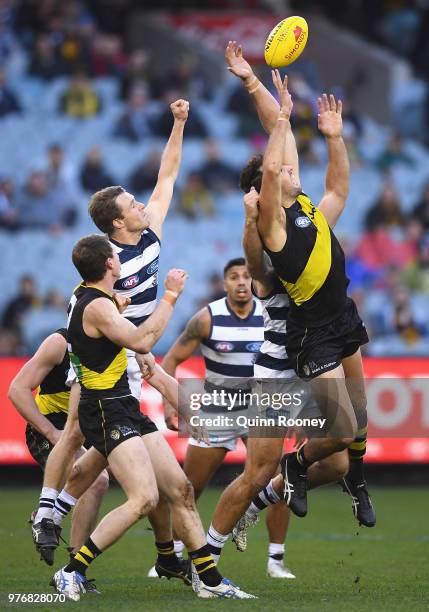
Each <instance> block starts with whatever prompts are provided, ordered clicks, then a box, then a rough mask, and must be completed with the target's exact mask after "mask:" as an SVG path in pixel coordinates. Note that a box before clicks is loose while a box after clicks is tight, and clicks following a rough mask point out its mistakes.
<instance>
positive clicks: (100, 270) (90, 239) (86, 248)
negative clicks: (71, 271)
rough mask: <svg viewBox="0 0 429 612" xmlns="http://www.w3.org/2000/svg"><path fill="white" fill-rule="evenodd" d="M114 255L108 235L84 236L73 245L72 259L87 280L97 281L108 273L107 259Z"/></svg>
mask: <svg viewBox="0 0 429 612" xmlns="http://www.w3.org/2000/svg"><path fill="white" fill-rule="evenodd" d="M109 257H113V249H112V245H111V244H110V242H109V240H108V239H107V238H106V236H100V234H91V235H90V236H84V238H81V239H80V240H78V242H76V244H75V245H74V247H73V252H72V261H73V264H74V266H75V268H76V269H77V271H78V272H79V274H80V275H81V277H82V278H83V280H84V281H85V282H88V283H96V282H98V281H100V280H101V279H102V278H103V277H104V275H105V273H106V260H107V259H109Z"/></svg>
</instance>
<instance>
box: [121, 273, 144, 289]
mask: <svg viewBox="0 0 429 612" xmlns="http://www.w3.org/2000/svg"><path fill="white" fill-rule="evenodd" d="M139 280H140V279H139V275H138V274H133V275H132V276H129V277H128V278H127V279H125V280H124V281H122V287H123V288H124V289H132V288H133V287H135V286H136V285H138V284H139Z"/></svg>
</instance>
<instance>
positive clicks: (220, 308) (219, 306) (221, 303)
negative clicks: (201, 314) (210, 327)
mask: <svg viewBox="0 0 429 612" xmlns="http://www.w3.org/2000/svg"><path fill="white" fill-rule="evenodd" d="M207 309H208V311H209V314H210V316H212V317H215V316H218V315H225V316H228V315H229V314H231V313H230V312H229V310H228V305H227V303H226V297H222V298H219V299H218V300H213V302H209V303H208V304H207Z"/></svg>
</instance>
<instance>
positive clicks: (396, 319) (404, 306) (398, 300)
mask: <svg viewBox="0 0 429 612" xmlns="http://www.w3.org/2000/svg"><path fill="white" fill-rule="evenodd" d="M410 297H411V296H410V292H409V291H408V289H407V288H406V287H404V286H403V285H400V286H398V287H396V289H395V290H394V292H393V321H392V323H393V328H394V330H395V331H396V332H397V333H398V334H399V335H400V336H401V337H402V339H403V340H404V341H405V342H406V343H407V344H415V343H416V342H417V341H418V340H419V339H420V338H421V336H422V335H423V334H424V331H425V330H424V327H423V326H422V324H421V323H419V322H418V321H417V317H416V316H415V313H414V312H413V308H412V304H411V300H410Z"/></svg>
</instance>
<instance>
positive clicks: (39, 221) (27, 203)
mask: <svg viewBox="0 0 429 612" xmlns="http://www.w3.org/2000/svg"><path fill="white" fill-rule="evenodd" d="M16 208H17V212H18V222H19V225H20V226H21V227H28V228H31V229H34V228H50V229H51V230H58V229H60V220H61V210H60V208H59V206H57V203H56V201H55V199H54V197H53V194H52V192H51V191H50V190H49V184H48V177H47V174H46V172H43V171H41V170H33V171H32V172H31V173H30V175H29V177H28V179H27V182H26V184H25V186H24V188H23V190H22V191H21V193H19V194H18V196H17V201H16Z"/></svg>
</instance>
